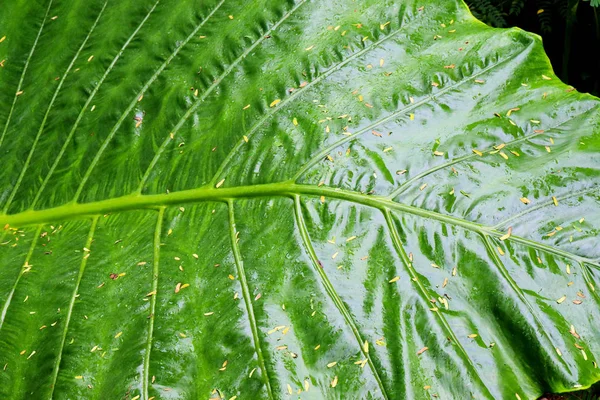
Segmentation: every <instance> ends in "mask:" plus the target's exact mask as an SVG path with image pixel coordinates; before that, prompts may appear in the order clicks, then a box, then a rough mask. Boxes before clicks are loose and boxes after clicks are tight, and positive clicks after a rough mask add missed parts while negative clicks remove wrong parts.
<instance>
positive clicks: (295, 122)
mask: <svg viewBox="0 0 600 400" xmlns="http://www.w3.org/2000/svg"><path fill="white" fill-rule="evenodd" d="M292 124H294V126H298V120H297V119H296V118H294V119H293V120H292Z"/></svg>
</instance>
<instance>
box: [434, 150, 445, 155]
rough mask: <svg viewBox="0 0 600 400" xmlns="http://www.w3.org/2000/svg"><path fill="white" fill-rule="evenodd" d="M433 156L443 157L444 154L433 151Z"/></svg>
mask: <svg viewBox="0 0 600 400" xmlns="http://www.w3.org/2000/svg"><path fill="white" fill-rule="evenodd" d="M433 154H434V155H436V156H443V155H444V153H443V152H441V151H434V152H433Z"/></svg>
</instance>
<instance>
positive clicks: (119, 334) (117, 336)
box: [115, 332, 123, 339]
mask: <svg viewBox="0 0 600 400" xmlns="http://www.w3.org/2000/svg"><path fill="white" fill-rule="evenodd" d="M122 334H123V332H119V333H117V334H116V335H115V339H118V338H119V337H120V336H121V335H122Z"/></svg>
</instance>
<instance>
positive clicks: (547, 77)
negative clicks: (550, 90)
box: [542, 74, 552, 81]
mask: <svg viewBox="0 0 600 400" xmlns="http://www.w3.org/2000/svg"><path fill="white" fill-rule="evenodd" d="M542 79H544V80H546V81H551V80H552V78H550V77H549V76H546V75H543V74H542Z"/></svg>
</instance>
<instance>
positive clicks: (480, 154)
mask: <svg viewBox="0 0 600 400" xmlns="http://www.w3.org/2000/svg"><path fill="white" fill-rule="evenodd" d="M472 151H473V153H475V154H477V155H478V156H479V157H481V156H483V153H482V152H481V151H479V150H477V149H473V150H472Z"/></svg>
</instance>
